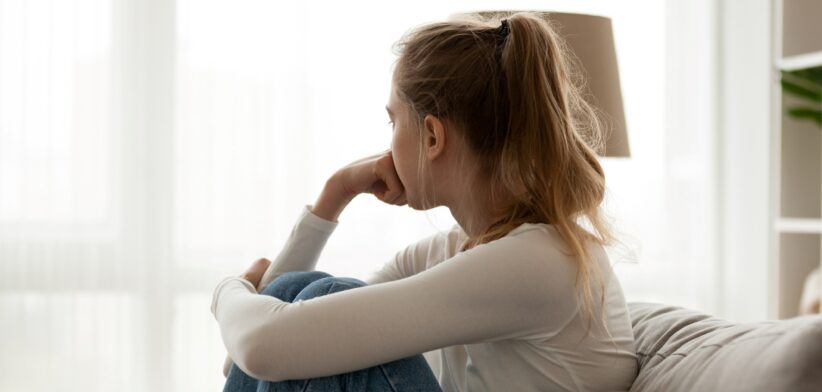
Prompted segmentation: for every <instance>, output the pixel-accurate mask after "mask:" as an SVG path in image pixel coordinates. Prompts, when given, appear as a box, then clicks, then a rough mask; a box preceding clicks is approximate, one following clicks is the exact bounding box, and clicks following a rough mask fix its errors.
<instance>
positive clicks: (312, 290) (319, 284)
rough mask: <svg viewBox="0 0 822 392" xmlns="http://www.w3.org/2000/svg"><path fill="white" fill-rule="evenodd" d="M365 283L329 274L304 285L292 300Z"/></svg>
mask: <svg viewBox="0 0 822 392" xmlns="http://www.w3.org/2000/svg"><path fill="white" fill-rule="evenodd" d="M366 285H367V283H365V282H363V281H361V280H359V279H355V278H347V277H337V276H329V277H325V278H322V279H317V280H315V281H314V282H312V283H311V284H309V285H308V286H305V288H303V290H302V291H300V293H299V294H297V297H296V298H294V300H295V301H296V300H299V299H308V298H314V297H320V296H323V295H326V294H331V293H336V292H338V291H345V290H349V289H354V288H357V287H362V286H366Z"/></svg>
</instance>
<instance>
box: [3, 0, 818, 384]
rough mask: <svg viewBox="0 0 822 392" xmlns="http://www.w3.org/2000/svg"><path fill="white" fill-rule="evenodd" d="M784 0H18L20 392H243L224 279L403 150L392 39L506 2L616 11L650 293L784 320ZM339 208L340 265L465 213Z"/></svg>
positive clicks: (7, 249)
mask: <svg viewBox="0 0 822 392" xmlns="http://www.w3.org/2000/svg"><path fill="white" fill-rule="evenodd" d="M778 4H781V2H771V1H767V0H754V1H744V0H717V1H711V0H692V1H677V0H619V1H613V0H599V1H597V0H585V1H580V0H574V1H568V0H566V1H559V0H557V1H550V0H542V1H504V2H503V1H477V0H471V1H449V2H442V1H428V0H418V1H413V2H411V1H408V2H390V3H389V2H366V1H353V2H331V1H328V2H318V1H305V2H272V1H263V0H233V1H224V0H197V1H194V0H72V1H64V0H0V331H1V332H2V333H1V334H0V390H3V391H46V390H52V389H54V388H55V387H57V388H59V389H61V390H64V391H108V390H120V391H206V390H221V389H222V383H223V380H224V377H223V375H222V372H221V370H222V363H223V358H224V355H225V349H224V347H223V344H222V341H221V339H220V335H219V330H218V328H217V323H216V322H215V320H214V318H213V316H212V314H211V313H210V311H209V305H210V302H211V294H212V290H213V289H214V287H215V286H216V284H217V283H218V282H219V281H220V280H221V279H222V278H224V277H226V276H229V275H239V274H240V273H242V272H243V271H245V269H246V268H247V267H248V266H249V265H250V264H251V262H252V261H254V260H255V259H257V258H259V257H268V258H269V259H272V260H273V259H274V257H276V255H277V253H278V251H279V249H280V247H281V246H282V244H283V243H284V241H285V239H286V238H287V236H288V234H289V232H290V230H291V228H292V225H293V224H294V223H295V221H296V218H297V216H298V214H299V213H300V210H301V208H303V206H304V205H305V204H311V203H313V202H314V201H315V200H316V197H317V196H318V195H319V193H320V190H321V189H322V186H323V184H324V182H325V180H326V179H327V178H328V176H330V175H331V174H332V173H333V172H334V171H336V170H337V169H338V168H340V167H342V166H343V165H346V164H348V163H349V162H351V161H354V160H356V159H359V158H361V157H363V156H366V155H371V154H374V153H377V152H379V151H382V150H384V149H386V148H388V147H389V145H390V141H391V127H390V125H389V124H388V123H387V122H388V117H387V115H386V112H385V109H384V106H385V104H386V103H387V101H388V94H389V89H390V78H391V71H392V63H393V61H394V60H395V56H394V53H392V50H391V49H392V48H391V47H392V44H393V43H394V42H396V41H397V40H398V39H399V38H400V37H401V35H402V34H403V33H405V32H406V31H408V30H409V29H411V28H413V27H415V26H417V25H420V24H424V23H427V22H432V21H437V20H443V19H445V18H447V17H448V15H450V14H452V13H455V12H462V11H472V10H482V9H489V10H490V9H536V10H545V11H563V12H581V13H592V14H597V15H603V16H607V17H610V18H611V19H612V22H613V29H614V39H615V44H616V52H617V58H618V65H619V73H620V78H621V85H622V94H623V100H624V106H625V117H626V121H627V128H628V136H629V139H630V144H631V157H630V158H602V162H603V165H604V167H605V170H606V177H607V181H608V188H609V189H608V195H607V199H606V201H605V208H606V211H607V213H608V214H609V216H610V217H611V219H612V221H613V223H614V227H615V228H616V229H617V231H618V235H619V238H620V240H621V241H622V243H623V246H618V247H613V248H611V249H609V254H610V256H611V261H612V263H613V264H614V268H615V270H616V272H617V274H618V275H619V277H620V278H621V282H622V286H623V289H624V291H625V294H626V297H627V299H628V300H629V301H655V302H665V303H670V304H675V305H679V306H685V307H690V308H694V309H699V310H703V311H706V312H710V313H712V314H715V315H718V316H721V317H725V318H729V319H734V320H755V319H763V318H775V317H779V316H784V315H780V314H779V313H778V312H777V310H776V305H775V301H776V300H775V294H774V290H775V287H776V286H775V283H774V280H775V279H776V278H775V276H776V275H775V272H774V271H775V268H776V267H775V264H774V261H773V259H774V257H773V255H774V252H775V247H774V246H773V238H774V233H773V231H772V230H771V228H772V225H773V216H774V214H775V213H774V212H773V211H774V207H773V206H774V205H775V204H774V203H775V201H774V200H775V198H774V194H775V191H773V189H774V182H773V181H774V178H776V177H775V175H774V170H775V169H774V167H778V166H774V164H773V161H772V157H773V155H774V151H775V148H776V147H774V146H776V145H777V144H774V141H773V140H774V139H773V138H774V137H773V132H772V130H773V124H775V122H776V120H774V116H773V110H772V107H773V100H774V99H775V98H774V96H775V94H777V93H778V92H776V91H774V85H775V84H774V83H775V82H774V81H775V76H774V71H773V69H772V68H773V59H774V54H773V53H774V50H775V49H774V47H773V44H772V42H773V41H774V38H773V37H774V29H775V22H774V21H775V20H778V17H777V16H778V15H777V13H775V10H777V9H778ZM777 25H778V24H777ZM817 181H818V178H817ZM818 190H819V189H818V188H817V191H818ZM817 197H818V196H817ZM817 206H818V204H817ZM817 214H818V211H817ZM339 222H340V223H339V226H338V227H337V229H336V231H335V233H334V234H333V235H332V237H331V239H330V240H329V242H328V244H327V246H326V248H325V250H324V252H323V255H322V257H321V259H320V262H319V265H318V267H317V269H319V270H324V271H327V272H329V273H331V274H334V275H341V276H353V277H357V278H360V279H363V278H365V277H366V276H368V274H369V273H370V272H371V271H373V270H376V269H378V268H379V267H380V266H381V265H382V264H383V263H385V262H387V261H388V260H390V259H391V258H392V257H393V255H394V254H395V253H396V252H398V251H399V250H401V249H403V248H404V247H405V246H407V245H408V244H410V243H412V242H415V241H417V240H418V239H420V238H422V237H424V236H427V235H429V234H431V233H433V232H435V231H437V230H445V229H447V228H449V227H450V226H451V225H452V224H453V223H454V221H453V218H452V217H451V216H450V214H449V211H448V210H447V209H444V208H443V207H440V208H438V209H434V210H430V211H427V212H425V213H423V212H419V211H414V210H411V209H410V208H408V207H402V208H399V207H392V206H387V205H384V204H382V203H380V202H379V201H378V200H377V199H376V198H374V197H373V196H371V195H361V196H359V197H357V198H356V199H355V200H354V201H353V202H352V203H351V204H350V205H349V206H348V208H347V209H346V210H345V212H343V214H342V215H341V216H340V218H339ZM817 244H818V240H817ZM816 256H817V263H818V254H817V255H816Z"/></svg>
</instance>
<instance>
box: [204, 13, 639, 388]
mask: <svg viewBox="0 0 822 392" xmlns="http://www.w3.org/2000/svg"><path fill="white" fill-rule="evenodd" d="M399 49H400V50H399V53H398V54H399V56H398V59H397V63H396V66H395V68H394V74H393V80H392V88H391V94H390V98H389V101H388V106H387V109H388V111H389V116H390V117H391V122H392V123H393V124H394V130H393V140H392V143H391V148H390V149H389V150H387V151H385V152H383V153H380V154H376V155H374V156H370V157H367V158H364V159H361V160H358V161H356V162H353V163H351V164H349V165H347V166H345V167H343V168H342V169H340V170H339V171H337V172H336V173H335V174H334V175H332V176H331V177H330V178H329V179H328V181H327V182H326V184H325V187H324V189H323V191H322V193H321V194H320V196H319V198H318V199H317V200H316V202H315V203H314V204H313V205H306V206H305V208H304V209H303V211H302V213H301V215H300V217H299V219H298V221H297V223H296V224H295V226H294V228H293V230H292V232H291V235H290V237H289V238H288V241H287V242H286V245H285V247H284V249H283V250H282V251H281V252H280V254H279V256H278V257H277V258H276V259H275V261H274V262H273V263H269V262H268V261H267V260H265V259H261V260H259V261H258V262H256V263H255V264H253V265H252V267H251V268H250V269H249V271H248V272H246V274H244V275H242V276H241V277H229V278H226V279H224V280H223V281H222V282H220V284H219V285H218V286H217V288H216V289H215V291H214V297H213V301H212V306H211V310H212V312H213V313H214V316H215V318H216V319H217V321H218V323H219V325H220V330H221V333H222V338H223V341H224V343H225V346H226V348H227V349H228V353H229V361H228V362H227V369H228V368H230V370H229V371H228V374H227V376H228V379H227V382H226V386H225V390H226V391H229V390H230V391H257V390H266V391H268V390H270V391H280V390H282V391H338V390H386V391H406V390H409V391H428V390H432V391H436V390H445V391H547V390H574V391H580V390H627V389H628V388H630V386H631V383H632V382H633V379H634V377H635V375H636V372H637V362H636V355H635V353H634V341H633V334H632V330H631V324H630V319H629V316H628V312H627V308H626V304H625V299H624V297H623V294H622V289H621V287H620V284H619V282H618V280H617V279H616V277H615V276H614V274H613V271H612V270H611V266H610V263H609V261H608V256H607V254H606V253H605V251H604V246H605V245H607V244H609V243H610V242H611V241H613V240H614V239H613V238H612V236H611V234H610V232H609V229H608V226H607V224H606V222H605V221H604V219H603V217H602V216H601V213H600V210H599V209H600V204H601V202H602V200H603V197H604V195H605V178H604V173H603V170H602V167H601V166H600V164H599V162H598V160H597V155H596V151H597V150H598V149H599V148H600V146H601V143H602V140H603V139H602V136H601V134H600V127H599V126H598V122H597V118H596V116H595V115H594V111H593V109H592V108H591V107H590V106H588V104H587V103H586V102H585V100H584V99H583V98H582V96H581V94H580V90H579V88H578V86H577V85H576V83H575V80H576V79H575V77H574V74H573V72H572V71H573V68H572V67H571V65H570V64H569V59H570V57H569V55H567V54H566V52H565V51H564V49H563V46H562V42H561V41H560V40H559V38H558V37H557V35H556V33H555V32H554V30H553V29H552V28H551V25H550V23H549V22H548V21H546V20H544V19H541V18H540V17H539V16H537V15H534V14H531V13H527V12H521V13H516V14H513V15H511V16H510V17H508V18H507V19H504V20H502V21H500V20H499V19H497V20H496V21H494V22H488V21H486V20H479V19H477V20H449V21H445V22H438V23H432V24H428V25H424V26H421V27H418V28H416V29H414V30H412V31H411V32H410V33H409V34H407V35H406V36H404V37H403V39H402V40H401V41H400V42H399ZM360 193H372V194H374V195H375V196H376V197H377V198H378V199H379V200H380V201H382V202H384V203H388V204H393V205H398V206H402V205H406V204H407V205H408V206H410V207H411V208H414V209H416V210H427V209H430V208H434V207H437V206H446V207H448V208H449V209H450V211H451V213H452V215H453V216H454V219H455V220H456V221H457V224H456V225H454V226H453V227H452V228H451V229H450V230H448V231H446V232H442V233H436V234H433V235H431V236H428V237H426V238H423V239H422V240H420V241H418V242H416V243H414V244H411V245H410V246H408V247H407V248H405V249H404V250H402V251H400V252H398V253H397V254H396V256H395V257H394V259H393V260H391V261H389V262H388V263H387V264H385V266H384V267H383V268H382V269H381V270H379V271H376V272H375V273H374V274H373V275H372V276H371V277H370V278H369V279H368V280H367V281H365V282H362V281H359V280H356V279H352V278H338V277H332V276H330V275H329V274H327V273H324V272H320V271H314V268H315V266H316V262H317V258H318V257H319V254H320V252H321V250H322V247H323V246H324V244H325V242H326V240H327V239H328V237H329V235H330V234H331V233H332V231H333V230H334V228H335V227H336V226H337V224H338V223H339V222H338V221H337V218H338V216H339V215H340V213H341V212H342V210H343V209H344V208H345V206H346V205H347V204H348V203H349V202H350V201H351V200H352V199H353V198H354V197H355V196H356V195H358V194H360ZM583 219H584V220H586V222H582V220H583ZM585 226H588V228H585ZM258 290H259V291H260V293H259V294H258ZM260 294H262V295H260ZM423 354H425V355H423ZM230 359H233V360H234V363H231V362H230ZM258 388H259V389H258Z"/></svg>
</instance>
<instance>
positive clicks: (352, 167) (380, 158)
mask: <svg viewBox="0 0 822 392" xmlns="http://www.w3.org/2000/svg"><path fill="white" fill-rule="evenodd" d="M360 193H371V194H373V195H374V196H375V197H376V198H377V199H378V200H380V201H381V202H383V203H386V204H393V205H397V206H402V205H405V204H406V203H407V200H406V198H405V187H404V186H403V185H402V182H400V178H399V176H398V175H397V169H396V168H395V167H394V157H393V156H392V155H391V149H388V150H385V151H383V152H380V153H378V154H374V155H371V156H368V157H365V158H362V159H359V160H356V161H354V162H351V163H349V164H348V165H346V166H345V167H343V168H342V169H340V170H337V172H336V173H334V175H332V176H331V178H329V179H328V181H327V182H326V183H325V188H323V191H322V193H321V194H320V197H319V198H317V202H316V203H314V207H313V209H312V212H313V213H314V214H315V215H317V216H319V217H321V218H323V219H325V220H329V221H336V220H337V217H338V216H339V214H340V213H341V212H342V210H343V209H344V208H345V206H347V205H348V203H349V202H350V201H351V200H352V199H353V198H354V197H356V196H357V195H359V194H360Z"/></svg>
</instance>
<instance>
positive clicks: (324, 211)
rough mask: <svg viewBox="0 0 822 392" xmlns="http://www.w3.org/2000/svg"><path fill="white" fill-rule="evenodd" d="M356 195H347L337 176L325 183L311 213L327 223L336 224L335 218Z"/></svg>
mask: <svg viewBox="0 0 822 392" xmlns="http://www.w3.org/2000/svg"><path fill="white" fill-rule="evenodd" d="M354 196H356V195H349V194H347V193H346V191H345V188H344V187H343V186H342V184H341V183H340V180H339V177H338V175H336V174H335V175H333V176H331V178H329V179H328V181H326V182H325V186H324V187H323V190H322V192H321V193H320V196H319V197H318V198H317V201H316V202H314V205H313V206H312V208H311V213H312V214H314V215H317V216H318V217H320V218H323V219H325V220H327V221H331V222H337V218H338V217H339V216H340V214H341V213H342V211H343V210H344V209H345V207H346V206H348V203H350V202H351V200H352V199H354Z"/></svg>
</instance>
